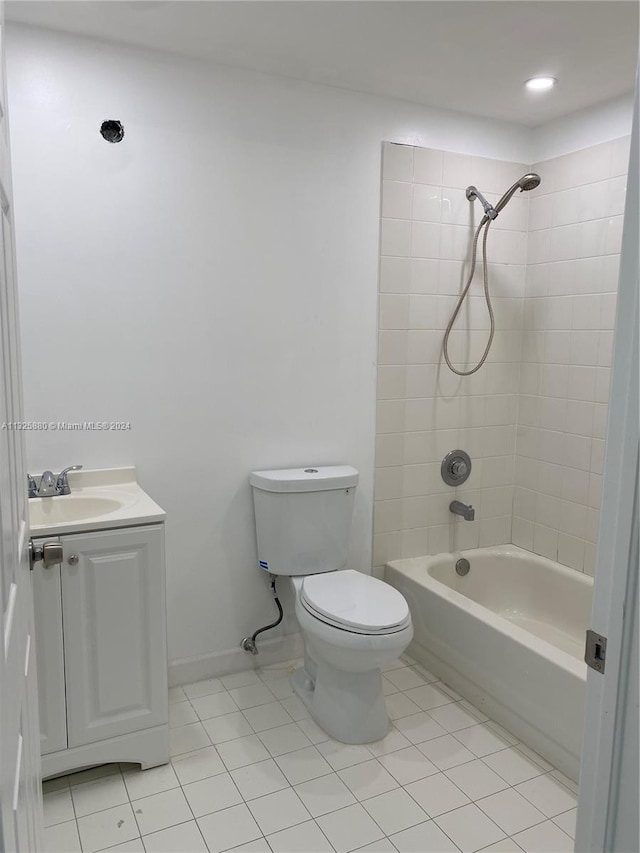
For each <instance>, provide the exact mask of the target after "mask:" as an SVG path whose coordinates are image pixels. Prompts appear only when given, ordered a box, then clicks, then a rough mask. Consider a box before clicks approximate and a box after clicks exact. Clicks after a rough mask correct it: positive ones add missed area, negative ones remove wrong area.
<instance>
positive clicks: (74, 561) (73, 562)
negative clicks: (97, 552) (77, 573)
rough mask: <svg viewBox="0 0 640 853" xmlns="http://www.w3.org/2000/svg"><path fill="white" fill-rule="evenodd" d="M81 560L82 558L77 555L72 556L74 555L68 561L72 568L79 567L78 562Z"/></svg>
mask: <svg viewBox="0 0 640 853" xmlns="http://www.w3.org/2000/svg"><path fill="white" fill-rule="evenodd" d="M79 559H80V558H79V557H78V555H77V554H72V555H71V556H70V557H69V559H68V560H67V562H68V563H69V565H70V566H77V565H78V560H79Z"/></svg>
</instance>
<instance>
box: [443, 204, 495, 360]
mask: <svg viewBox="0 0 640 853" xmlns="http://www.w3.org/2000/svg"><path fill="white" fill-rule="evenodd" d="M490 225H491V219H489V217H488V216H484V217H483V218H482V221H481V222H480V225H478V227H477V229H476V233H475V235H474V237H473V248H472V250H471V272H470V273H469V278H468V279H467V283H466V284H465V286H464V289H463V291H462V293H461V294H460V297H459V299H458V303H457V305H456V307H455V309H454V311H453V314H452V315H451V319H450V320H449V325H448V326H447V330H446V332H445V333H444V341H443V343H442V354H443V355H444V360H445V361H446V362H447V367H448V368H449V370H452V371H453V372H454V373H457V374H458V376H471V375H472V374H473V373H476V372H477V371H478V370H480V368H481V367H482V365H483V364H484V363H485V361H486V360H487V356H488V355H489V350H490V349H491V344H492V343H493V336H494V333H495V330H496V323H495V319H494V316H493V307H492V305H491V295H490V294H489V270H488V267H487V234H488V233H489V226H490ZM483 228H484V236H483V238H482V274H483V277H484V298H485V300H486V303H487V311H488V312H489V321H490V323H491V330H490V332H489V340H488V341H487V346H486V347H485V350H484V352H483V353H482V358H481V359H480V361H479V362H478V364H476V366H475V367H473V368H472V369H471V370H458V369H457V368H456V367H454V366H453V364H451V359H450V358H449V335H450V334H451V329H452V328H453V324H454V323H455V321H456V319H457V317H458V314H459V313H460V309H461V308H462V305H463V304H464V300H465V299H466V297H467V293H468V292H469V288H470V287H471V282H472V281H473V275H474V273H475V271H476V255H477V253H478V238H479V237H480V232H481V231H482V229H483Z"/></svg>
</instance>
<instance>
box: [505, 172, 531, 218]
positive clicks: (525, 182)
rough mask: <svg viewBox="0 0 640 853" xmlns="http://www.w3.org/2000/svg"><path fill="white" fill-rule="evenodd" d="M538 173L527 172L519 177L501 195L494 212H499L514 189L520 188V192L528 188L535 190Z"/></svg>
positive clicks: (508, 200) (509, 198)
mask: <svg viewBox="0 0 640 853" xmlns="http://www.w3.org/2000/svg"><path fill="white" fill-rule="evenodd" d="M541 180H542V179H541V178H540V175H537V174H536V173H535V172H528V173H527V174H526V175H523V176H522V177H521V178H518V180H517V181H516V182H515V184H514V185H513V186H511V187H509V189H508V190H507V191H506V193H505V194H504V195H503V196H502V198H501V199H500V201H499V202H498V203H497V204H496V207H495V209H496V212H497V213H500V211H501V210H502V208H503V207H504V206H505V205H506V204H508V203H509V202H510V201H511V198H512V196H513V194H514V193H515V191H516V190H520V192H529V190H535V188H536V187H538V186H540V181H541Z"/></svg>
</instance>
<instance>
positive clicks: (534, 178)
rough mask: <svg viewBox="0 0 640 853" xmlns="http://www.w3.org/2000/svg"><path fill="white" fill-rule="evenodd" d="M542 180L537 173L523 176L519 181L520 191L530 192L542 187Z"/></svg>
mask: <svg viewBox="0 0 640 853" xmlns="http://www.w3.org/2000/svg"><path fill="white" fill-rule="evenodd" d="M540 180H541V179H540V175H537V174H536V173H535V172H530V173H529V174H527V175H523V176H522V177H521V178H520V180H519V181H518V186H519V187H520V191H521V192H529V190H535V188H536V187H539V186H540Z"/></svg>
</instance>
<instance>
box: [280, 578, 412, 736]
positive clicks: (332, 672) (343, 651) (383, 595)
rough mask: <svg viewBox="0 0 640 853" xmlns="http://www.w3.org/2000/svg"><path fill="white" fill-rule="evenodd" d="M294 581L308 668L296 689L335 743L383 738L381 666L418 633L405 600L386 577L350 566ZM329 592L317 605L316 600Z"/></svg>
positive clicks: (303, 669)
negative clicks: (355, 570)
mask: <svg viewBox="0 0 640 853" xmlns="http://www.w3.org/2000/svg"><path fill="white" fill-rule="evenodd" d="M291 580H292V582H293V586H294V589H295V593H296V598H295V602H296V603H295V612H296V616H297V619H298V623H299V625H300V630H301V633H302V636H303V639H304V646H305V662H304V666H302V667H300V669H298V670H297V671H296V672H295V673H294V675H293V677H292V686H293V688H294V690H295V692H296V694H297V695H298V696H299V697H300V699H301V700H302V702H303V703H304V704H305V705H306V707H307V708H308V710H309V712H310V714H311V716H312V718H313V719H314V720H315V721H316V722H317V723H318V725H319V726H320V727H321V728H322V729H323V730H324V731H325V732H326V733H327V734H328V735H331V737H333V738H335V740H338V741H341V742H342V743H354V744H355V743H371V742H372V741H376V740H380V739H381V738H383V737H384V736H385V735H386V734H387V732H388V730H389V716H388V713H387V708H386V705H385V701H384V695H383V692H382V675H381V672H380V668H381V667H383V666H385V665H387V664H389V663H391V662H392V661H394V660H395V659H396V658H397V657H398V656H399V655H400V654H402V652H403V651H404V650H405V649H406V648H407V646H408V645H409V643H410V642H411V640H412V638H413V625H412V623H411V616H410V614H409V608H408V606H407V603H406V601H405V599H404V598H403V597H402V595H401V594H400V593H399V592H397V590H395V589H394V588H393V587H391V586H389V585H388V584H385V583H384V582H383V581H379V580H377V579H376V578H373V577H370V576H369V575H363V574H361V573H360V572H354V571H349V570H346V571H341V572H334V573H330V574H329V573H328V574H322V575H312V576H307V577H304V578H297V577H293V578H292V579H291ZM310 581H314V583H313V584H310ZM309 586H312V587H313V593H315V596H316V597H315V598H311V595H310V594H309V593H308V591H307V590H305V587H309ZM305 593H306V594H305ZM323 593H324V594H325V597H324V600H322V603H323V604H324V605H325V606H324V607H322V610H319V609H318V608H317V606H314V605H315V604H316V601H317V600H318V599H322V594H323ZM372 598H373V599H374V602H375V605H374V604H373V602H372ZM332 599H333V601H334V605H335V606H331V603H330V602H331V601H332ZM345 601H347V602H348V606H347V607H345ZM352 604H353V605H355V606H353V607H352V606H351V605H352ZM327 605H328V606H327Z"/></svg>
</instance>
